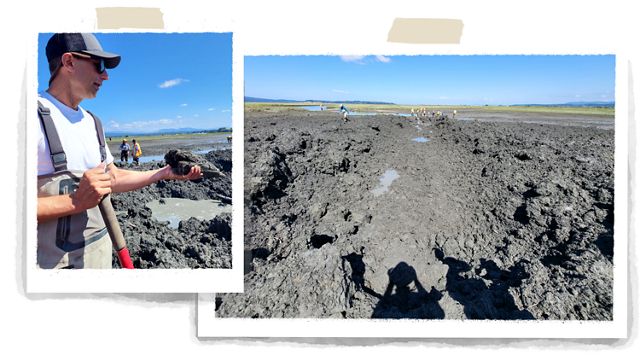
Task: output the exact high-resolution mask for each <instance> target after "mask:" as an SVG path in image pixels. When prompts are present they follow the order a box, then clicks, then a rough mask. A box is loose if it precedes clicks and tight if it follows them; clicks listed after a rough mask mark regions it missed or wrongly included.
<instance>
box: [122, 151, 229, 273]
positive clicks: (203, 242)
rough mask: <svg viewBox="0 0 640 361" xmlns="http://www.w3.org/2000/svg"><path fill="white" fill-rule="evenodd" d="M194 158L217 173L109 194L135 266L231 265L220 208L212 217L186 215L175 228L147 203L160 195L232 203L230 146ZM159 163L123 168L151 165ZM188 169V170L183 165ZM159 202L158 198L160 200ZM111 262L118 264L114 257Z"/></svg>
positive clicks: (225, 221)
mask: <svg viewBox="0 0 640 361" xmlns="http://www.w3.org/2000/svg"><path fill="white" fill-rule="evenodd" d="M197 163H198V164H199V165H200V166H201V167H203V168H207V169H215V170H216V172H218V173H220V176H216V177H208V178H204V179H200V180H196V181H160V182H158V183H155V184H152V185H150V186H147V187H144V188H142V189H139V190H136V191H133V192H127V193H120V194H113V195H112V200H113V205H114V208H115V210H116V212H117V214H118V221H119V223H120V227H121V228H122V232H123V234H124V237H125V240H126V241H127V247H128V248H129V252H130V253H131V259H132V260H133V263H134V266H135V267H136V268H231V215H230V214H228V213H223V214H222V215H218V216H216V217H215V218H213V219H211V220H200V219H197V218H193V217H192V218H188V219H186V220H183V221H180V223H179V225H178V228H177V229H174V228H171V227H169V222H166V221H165V222H160V221H157V220H156V219H155V218H154V217H152V212H151V209H150V208H149V207H147V206H146V204H147V203H149V202H151V201H153V200H159V199H160V200H161V199H163V198H185V199H190V200H207V199H212V200H217V201H220V202H222V203H225V204H230V203H231V151H229V150H219V151H211V152H209V153H207V154H206V155H204V156H201V157H197ZM163 166H165V164H164V163H162V162H152V163H143V164H141V165H139V166H133V165H128V166H127V165H120V167H121V168H123V169H132V170H150V169H158V168H160V167H163ZM187 173H188V170H187ZM161 202H162V201H161ZM113 264H114V267H119V264H118V261H117V259H116V258H115V257H114V261H113Z"/></svg>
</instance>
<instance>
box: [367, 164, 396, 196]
mask: <svg viewBox="0 0 640 361" xmlns="http://www.w3.org/2000/svg"><path fill="white" fill-rule="evenodd" d="M399 177H400V175H399V174H398V172H396V170H395V169H387V170H386V171H385V172H384V174H383V175H382V177H380V185H379V186H378V187H377V188H375V189H373V190H371V193H373V195H374V196H376V197H377V196H379V195H382V194H384V193H387V192H388V191H389V186H391V183H393V181H394V180H396V179H398V178H399Z"/></svg>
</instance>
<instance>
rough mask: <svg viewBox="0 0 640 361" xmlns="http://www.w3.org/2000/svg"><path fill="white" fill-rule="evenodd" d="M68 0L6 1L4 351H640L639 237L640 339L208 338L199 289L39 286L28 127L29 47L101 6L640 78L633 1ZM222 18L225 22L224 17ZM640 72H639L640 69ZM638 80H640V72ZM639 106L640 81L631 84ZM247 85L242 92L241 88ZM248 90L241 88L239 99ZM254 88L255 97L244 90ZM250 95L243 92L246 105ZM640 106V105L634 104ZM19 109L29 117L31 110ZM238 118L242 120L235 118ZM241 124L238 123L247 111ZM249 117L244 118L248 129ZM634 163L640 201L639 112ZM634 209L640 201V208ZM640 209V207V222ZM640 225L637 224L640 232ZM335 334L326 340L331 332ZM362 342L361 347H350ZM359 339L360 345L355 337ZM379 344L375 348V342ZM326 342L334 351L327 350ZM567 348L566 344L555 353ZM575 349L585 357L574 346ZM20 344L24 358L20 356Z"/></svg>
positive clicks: (89, 355) (363, 49)
mask: <svg viewBox="0 0 640 361" xmlns="http://www.w3.org/2000/svg"><path fill="white" fill-rule="evenodd" d="M179 3H180V4H179V6H178V5H174V4H172V3H169V2H160V1H135V2H134V1H127V2H124V1H119V2H118V1H109V2H106V1H87V0H85V1H67V2H62V1H57V2H49V3H47V4H44V5H32V4H28V3H26V2H22V3H15V4H12V5H11V7H9V5H6V9H3V11H1V12H0V24H1V25H0V26H2V37H0V39H1V40H0V41H1V42H0V44H1V46H2V53H1V56H0V69H1V70H2V77H0V79H1V80H2V81H1V85H0V90H1V91H2V94H1V95H2V98H1V99H2V105H3V108H4V114H3V118H4V119H3V123H2V124H3V125H4V127H3V130H4V132H3V133H4V134H3V137H2V140H3V146H2V148H3V150H4V155H5V157H4V158H5V159H4V161H5V162H4V167H3V170H4V177H2V186H3V187H2V189H3V191H4V193H3V197H2V199H3V203H4V205H5V207H3V212H2V217H0V222H1V223H0V224H1V226H2V227H1V228H0V229H2V230H3V232H2V237H1V238H2V242H3V243H4V247H3V248H2V249H3V251H4V252H2V253H1V255H0V257H1V258H0V264H1V267H2V269H1V272H0V280H1V283H0V284H1V285H2V296H3V297H2V303H1V305H2V306H1V307H0V308H1V311H0V312H1V313H0V329H1V334H0V336H1V338H0V340H1V341H0V342H1V344H0V345H1V346H0V355H2V356H1V358H2V359H15V358H19V359H33V358H36V357H37V358H40V359H53V360H57V359H78V358H80V359H97V360H101V359H105V360H106V359H109V360H113V359H114V358H122V359H125V358H126V359H139V358H143V357H144V358H151V359H158V358H160V359H178V360H182V359H193V358H206V359H218V358H229V357H239V356H240V354H251V356H253V357H259V358H261V359H262V358H268V359H271V358H277V359H292V358H296V359H298V358H301V357H305V356H308V357H311V358H320V357H322V358H323V359H326V358H329V359H331V358H335V357H340V358H347V357H349V358H351V357H353V358H356V357H357V358H368V357H371V356H373V357H376V359H378V358H380V359H382V358H394V359H395V358H399V357H403V356H404V355H406V354H409V355H410V357H415V358H420V359H422V358H434V357H446V358H452V359H457V358H472V359H474V360H476V359H492V360H497V359H513V358H518V359H520V358H525V359H540V358H544V357H549V356H560V357H567V356H571V357H580V358H581V359H595V358H598V359H601V358H603V357H607V358H611V359H616V360H618V359H630V358H631V354H632V352H633V351H636V352H637V351H638V348H639V347H638V342H637V334H638V325H637V324H638V321H639V319H638V310H637V308H638V292H637V287H638V280H637V275H638V271H637V246H636V245H635V242H634V241H632V242H631V243H630V244H629V259H630V262H629V274H630V276H629V287H630V289H629V292H630V293H629V303H630V306H629V314H630V319H632V320H631V322H630V326H629V330H630V331H629V339H626V340H608V341H606V340H582V341H577V340H576V341H571V340H569V341H567V340H565V341H553V340H529V341H524V340H512V341H506V340H465V339H458V340H415V341H410V342H398V341H395V342H391V341H384V340H365V341H362V340H361V341H356V340H348V339H334V340H325V341H324V342H322V341H315V340H309V339H305V340H299V341H297V342H295V341H291V340H288V341H282V340H275V341H274V340H265V339H261V340H257V341H256V340H254V341H246V340H201V339H198V338H197V337H196V323H195V320H196V312H197V308H196V298H197V297H196V295H158V294H156V295H140V294H138V295H116V294H106V295H104V294H103V295H91V294H73V295H68V294H67V295H59V296H55V295H39V296H34V295H27V294H26V293H25V263H24V254H23V252H24V244H23V242H24V235H25V233H26V232H25V229H26V227H28V226H32V225H30V224H28V223H26V221H25V217H24V214H25V209H24V207H25V202H24V200H23V199H22V198H23V197H24V194H25V189H24V184H23V182H24V175H25V164H24V160H25V156H24V151H25V147H24V139H23V138H19V134H24V126H25V123H24V118H25V111H26V110H25V106H26V102H25V96H26V94H25V89H27V84H25V83H24V79H25V71H26V64H27V59H28V57H29V56H30V54H32V53H33V49H31V48H30V44H31V43H30V40H29V39H31V36H32V34H33V33H35V32H42V31H63V30H66V31H72V30H75V29H77V27H82V28H87V27H89V29H91V28H93V29H95V7H99V6H150V7H160V8H161V10H162V11H163V13H164V14H165V16H164V22H165V27H166V29H168V30H170V31H195V30H201V31H206V30H210V28H211V27H212V26H213V25H212V24H215V26H225V25H228V26H229V28H228V29H227V30H229V31H233V32H234V33H235V35H234V38H235V39H237V40H238V44H240V45H241V47H242V49H236V50H241V51H243V52H244V53H245V54H249V55H257V54H345V55H347V54H377V53H381V54H384V55H393V54H421V53H425V54H428V53H451V54H462V53H470V54H507V53H511V54H529V53H563V54H573V53H576V54H585V53H590V54H592V53H616V54H624V55H625V56H628V57H629V59H630V70H631V75H630V76H632V75H635V76H636V78H638V76H637V74H638V72H639V71H638V67H640V55H639V54H638V51H637V50H636V49H637V48H638V46H637V44H638V41H637V35H636V36H633V35H634V34H638V33H640V31H639V30H640V29H638V28H639V26H638V25H636V24H637V20H636V19H635V17H634V15H635V14H637V12H636V11H633V10H632V9H631V7H630V5H628V4H631V3H632V2H623V1H563V2H560V1H535V2H515V1H514V2H507V1H447V2H445V1H437V2H436V1H416V2H409V1H397V0H396V1H392V2H384V3H379V4H376V3H375V2H371V1H354V2H351V3H347V2H346V1H339V2H334V1H323V2H315V3H307V2H302V1H269V2H267V1H263V2H259V1H245V2H241V1H236V2H235V3H232V2H231V1H219V2H215V3H213V4H209V5H204V4H199V3H195V2H194V3H192V2H190V1H184V0H183V1H180V2H179ZM396 17H406V18H410V17H413V18H455V19H461V20H462V21H463V22H464V30H463V35H462V41H461V44H460V45H438V46H429V45H406V44H389V43H387V42H386V39H387V34H388V30H389V28H390V26H391V24H392V22H393V19H394V18H396ZM217 30H219V29H217ZM636 83H637V81H636ZM634 87H635V88H636V89H637V85H635V84H634ZM630 94H631V95H632V96H633V97H634V104H639V103H640V102H639V101H638V100H639V99H638V91H637V90H635V89H634V90H633V91H632V92H631V93H630ZM234 96H236V94H235V93H234ZM237 99H238V98H236V101H237ZM239 99H241V96H240V98H239ZM235 109H236V104H234V111H235ZM632 110H633V111H635V108H633V109H632ZM633 116H634V119H638V114H637V111H635V113H634V115H633ZM19 119H23V120H22V121H19ZM234 121H235V119H234ZM234 128H236V124H235V123H234ZM236 129H237V128H236ZM628 136H629V139H630V142H629V148H630V152H631V154H632V157H631V158H630V165H631V169H630V172H631V173H632V174H634V178H633V183H632V184H631V186H632V187H633V188H632V190H633V191H634V192H635V193H636V194H634V195H633V201H634V203H637V201H638V196H637V191H636V189H637V182H636V180H635V169H637V151H636V146H635V143H636V141H635V139H636V137H637V127H636V126H635V124H630V129H629V134H628ZM630 211H633V212H637V210H636V209H632V210H630ZM635 219H637V216H635V214H632V215H631V217H630V221H631V222H633V220H635ZM635 234H637V231H636V230H635V227H632V228H631V229H630V239H633V236H634V235H635ZM318 342H322V343H320V344H319V343H318ZM344 345H350V346H344ZM353 345H357V346H353ZM372 345H375V346H372ZM316 348H319V349H320V350H316ZM552 354H553V355H552ZM569 354H571V355H569ZM10 355H11V356H10Z"/></svg>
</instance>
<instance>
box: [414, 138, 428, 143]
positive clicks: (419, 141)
mask: <svg viewBox="0 0 640 361" xmlns="http://www.w3.org/2000/svg"><path fill="white" fill-rule="evenodd" d="M412 140H413V141H414V142H418V143H426V142H428V141H429V139H428V138H425V137H417V138H413V139H412Z"/></svg>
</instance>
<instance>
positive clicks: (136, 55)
mask: <svg viewBox="0 0 640 361" xmlns="http://www.w3.org/2000/svg"><path fill="white" fill-rule="evenodd" d="M51 35H52V34H39V37H38V91H44V90H46V88H47V84H48V81H49V71H48V67H47V59H46V54H45V47H46V44H47V41H48V40H49V38H50V37H51ZM95 35H96V37H97V38H98V40H99V41H100V44H101V45H102V48H103V49H104V50H105V51H108V52H112V53H116V54H119V55H121V56H122V61H121V62H120V65H118V67H117V68H115V69H109V70H107V73H108V75H109V80H107V81H105V82H104V83H103V86H102V87H101V89H100V91H99V92H98V96H97V97H96V98H95V99H86V100H84V101H83V102H82V103H80V105H81V106H82V107H84V108H85V109H88V110H91V111H92V112H93V113H95V114H96V115H97V116H98V117H100V119H101V120H102V123H103V125H104V128H105V132H114V131H124V132H130V133H132V134H136V133H144V132H153V131H157V130H159V129H168V128H184V127H191V128H198V129H217V128H220V127H231V66H232V34H231V33H169V34H166V33H165V34H159V33H108V34H107V33H104V34H101V33H97V34H95Z"/></svg>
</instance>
